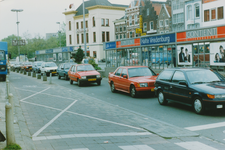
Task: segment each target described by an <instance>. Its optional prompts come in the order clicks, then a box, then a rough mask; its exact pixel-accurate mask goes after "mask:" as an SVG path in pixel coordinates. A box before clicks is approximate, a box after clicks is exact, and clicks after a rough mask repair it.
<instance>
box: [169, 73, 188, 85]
mask: <svg viewBox="0 0 225 150" xmlns="http://www.w3.org/2000/svg"><path fill="white" fill-rule="evenodd" d="M180 81H186V79H185V76H184V73H183V72H181V71H176V72H175V73H174V75H173V79H172V82H175V83H179V82H180Z"/></svg>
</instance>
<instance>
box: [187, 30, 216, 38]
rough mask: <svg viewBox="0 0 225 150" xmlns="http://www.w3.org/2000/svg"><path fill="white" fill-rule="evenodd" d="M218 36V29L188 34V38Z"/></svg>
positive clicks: (189, 32)
mask: <svg viewBox="0 0 225 150" xmlns="http://www.w3.org/2000/svg"><path fill="white" fill-rule="evenodd" d="M214 35H217V28H210V29H203V30H197V31H188V32H186V38H187V39H188V38H196V37H206V36H214Z"/></svg>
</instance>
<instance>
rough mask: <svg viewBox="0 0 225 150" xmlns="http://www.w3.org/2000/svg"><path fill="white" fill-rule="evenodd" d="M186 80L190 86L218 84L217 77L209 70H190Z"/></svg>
mask: <svg viewBox="0 0 225 150" xmlns="http://www.w3.org/2000/svg"><path fill="white" fill-rule="evenodd" d="M187 77H188V80H189V81H190V82H191V84H203V83H210V82H220V81H221V80H220V79H219V77H218V76H217V75H216V74H215V73H214V72H212V71H211V70H194V71H193V70H192V71H188V72H187Z"/></svg>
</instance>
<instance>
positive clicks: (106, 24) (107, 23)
mask: <svg viewBox="0 0 225 150" xmlns="http://www.w3.org/2000/svg"><path fill="white" fill-rule="evenodd" d="M105 26H107V27H108V26H109V19H106V20H105Z"/></svg>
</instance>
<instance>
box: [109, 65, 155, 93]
mask: <svg viewBox="0 0 225 150" xmlns="http://www.w3.org/2000/svg"><path fill="white" fill-rule="evenodd" d="M156 78H157V74H155V73H154V72H153V71H152V70H151V69H150V68H148V67H147V66H124V67H118V68H117V69H116V70H115V71H114V72H110V73H109V81H108V82H109V85H110V87H111V91H112V92H113V93H114V92H115V91H116V90H118V91H122V92H126V93H130V95H131V97H136V96H137V94H138V93H140V92H144V91H148V92H152V93H153V94H154V88H155V86H154V83H155V80H156Z"/></svg>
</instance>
